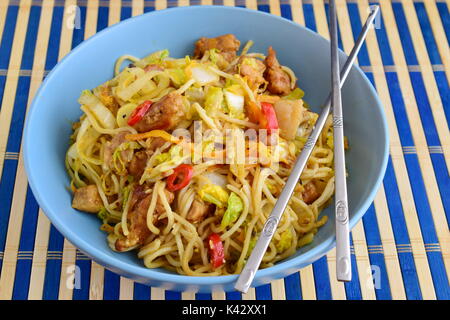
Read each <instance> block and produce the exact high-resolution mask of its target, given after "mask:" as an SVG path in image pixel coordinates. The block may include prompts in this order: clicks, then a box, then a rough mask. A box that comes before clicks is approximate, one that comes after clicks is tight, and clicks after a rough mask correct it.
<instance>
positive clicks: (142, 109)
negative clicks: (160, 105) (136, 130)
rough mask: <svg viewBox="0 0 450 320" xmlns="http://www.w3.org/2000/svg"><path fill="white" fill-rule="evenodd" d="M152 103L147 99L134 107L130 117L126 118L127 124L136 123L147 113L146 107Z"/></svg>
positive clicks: (148, 107)
mask: <svg viewBox="0 0 450 320" xmlns="http://www.w3.org/2000/svg"><path fill="white" fill-rule="evenodd" d="M152 104H153V102H151V101H148V100H147V101H144V102H143V103H141V104H140V105H138V106H137V107H136V109H134V110H133V112H132V113H131V114H130V117H129V118H128V124H129V125H130V126H132V125H135V124H136V123H138V122H139V121H140V120H141V119H142V118H143V117H144V115H145V114H146V113H147V111H148V109H150V107H151V106H152Z"/></svg>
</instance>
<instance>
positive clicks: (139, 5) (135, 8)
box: [131, 0, 144, 17]
mask: <svg viewBox="0 0 450 320" xmlns="http://www.w3.org/2000/svg"><path fill="white" fill-rule="evenodd" d="M143 13H144V0H133V2H132V7H131V15H132V16H133V17H135V16H138V15H140V14H143Z"/></svg>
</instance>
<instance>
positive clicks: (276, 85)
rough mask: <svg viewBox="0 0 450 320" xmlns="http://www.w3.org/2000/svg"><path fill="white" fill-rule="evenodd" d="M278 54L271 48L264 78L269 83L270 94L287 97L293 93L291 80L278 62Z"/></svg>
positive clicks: (266, 61)
mask: <svg viewBox="0 0 450 320" xmlns="http://www.w3.org/2000/svg"><path fill="white" fill-rule="evenodd" d="M276 54H277V53H276V52H275V50H273V48H272V47H269V50H268V55H267V57H266V60H265V64H266V67H267V70H266V72H265V74H264V77H265V78H266V80H267V81H268V85H267V89H268V90H269V91H270V93H273V94H278V95H283V96H284V95H287V94H289V93H290V92H291V79H290V78H289V75H288V74H287V73H286V72H284V71H283V69H281V65H280V63H279V62H278V60H277V57H276Z"/></svg>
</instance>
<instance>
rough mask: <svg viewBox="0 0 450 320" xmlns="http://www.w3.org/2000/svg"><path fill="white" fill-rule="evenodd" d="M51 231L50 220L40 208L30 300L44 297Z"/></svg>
mask: <svg viewBox="0 0 450 320" xmlns="http://www.w3.org/2000/svg"><path fill="white" fill-rule="evenodd" d="M49 233H50V221H49V220H48V219H47V217H46V216H45V214H44V212H43V211H42V209H39V215H38V222H37V227H36V236H35V238H34V250H33V262H32V264H31V274H30V288H29V289H28V299H29V300H41V299H42V294H43V291H44V279H45V269H46V263H47V248H48V236H49Z"/></svg>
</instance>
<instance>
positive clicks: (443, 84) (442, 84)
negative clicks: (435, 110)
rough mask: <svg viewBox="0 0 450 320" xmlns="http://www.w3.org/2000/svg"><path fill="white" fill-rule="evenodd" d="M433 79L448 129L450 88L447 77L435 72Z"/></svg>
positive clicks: (449, 120) (442, 73)
mask: <svg viewBox="0 0 450 320" xmlns="http://www.w3.org/2000/svg"><path fill="white" fill-rule="evenodd" d="M434 78H435V79H436V83H437V87H438V90H439V95H440V96H441V100H442V105H443V106H444V113H445V118H446V119H447V126H449V127H450V87H449V85H448V81H447V77H446V76H445V72H443V71H435V72H434ZM442 120H443V119H442Z"/></svg>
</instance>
